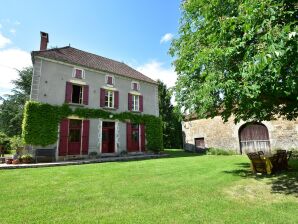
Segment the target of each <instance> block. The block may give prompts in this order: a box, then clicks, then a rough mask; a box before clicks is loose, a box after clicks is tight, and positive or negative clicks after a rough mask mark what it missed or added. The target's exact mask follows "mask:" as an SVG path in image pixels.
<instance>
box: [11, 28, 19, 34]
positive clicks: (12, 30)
mask: <svg viewBox="0 0 298 224" xmlns="http://www.w3.org/2000/svg"><path fill="white" fill-rule="evenodd" d="M9 32H11V33H12V34H16V32H17V31H16V29H14V28H11V29H10V30H9Z"/></svg>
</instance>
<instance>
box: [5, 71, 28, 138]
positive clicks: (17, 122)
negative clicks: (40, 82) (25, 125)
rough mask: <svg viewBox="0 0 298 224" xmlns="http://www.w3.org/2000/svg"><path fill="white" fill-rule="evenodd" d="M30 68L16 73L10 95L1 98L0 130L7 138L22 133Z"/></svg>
mask: <svg viewBox="0 0 298 224" xmlns="http://www.w3.org/2000/svg"><path fill="white" fill-rule="evenodd" d="M32 73H33V69H32V67H28V68H24V69H23V70H20V71H18V75H19V77H18V79H16V80H13V81H12V83H13V84H14V86H15V87H14V88H13V89H12V94H10V95H7V96H6V97H5V98H2V104H1V105H0V130H1V131H3V132H4V133H5V134H7V135H8V136H14V135H20V134H21V132H22V127H21V126H22V120H23V109H24V105H25V102H26V100H28V99H29V96H30V90H31V79H32Z"/></svg>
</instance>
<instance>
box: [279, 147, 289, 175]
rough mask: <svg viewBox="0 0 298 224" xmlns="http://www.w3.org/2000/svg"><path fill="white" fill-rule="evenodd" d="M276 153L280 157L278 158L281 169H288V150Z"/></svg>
mask: <svg viewBox="0 0 298 224" xmlns="http://www.w3.org/2000/svg"><path fill="white" fill-rule="evenodd" d="M276 154H277V155H278V157H279V159H278V168H279V170H286V169H288V159H287V151H286V150H278V151H277V153H276Z"/></svg>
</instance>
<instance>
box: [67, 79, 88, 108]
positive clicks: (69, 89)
mask: <svg viewBox="0 0 298 224" xmlns="http://www.w3.org/2000/svg"><path fill="white" fill-rule="evenodd" d="M82 88H83V104H85V105H88V102H89V86H88V85H85V86H82ZM71 97H72V83H71V82H66V89H65V103H71Z"/></svg>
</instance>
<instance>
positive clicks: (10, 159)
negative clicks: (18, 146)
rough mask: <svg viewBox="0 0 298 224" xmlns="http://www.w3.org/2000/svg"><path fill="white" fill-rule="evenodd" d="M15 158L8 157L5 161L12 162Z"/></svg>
mask: <svg viewBox="0 0 298 224" xmlns="http://www.w3.org/2000/svg"><path fill="white" fill-rule="evenodd" d="M12 161H13V159H12V158H6V160H5V162H6V164H12Z"/></svg>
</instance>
